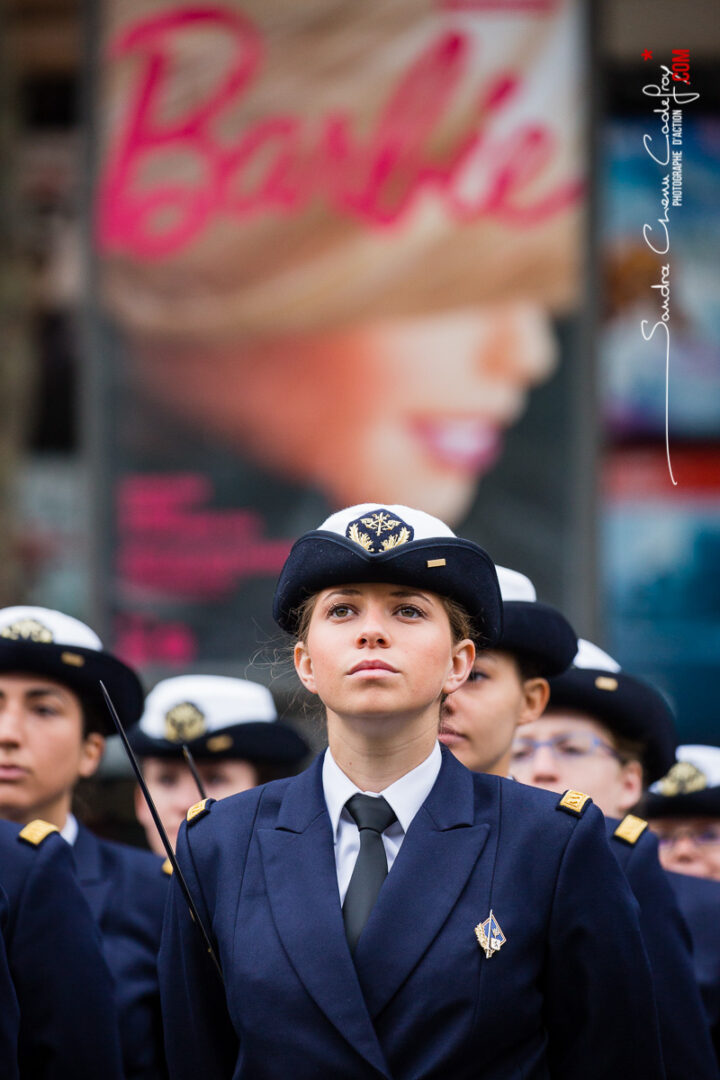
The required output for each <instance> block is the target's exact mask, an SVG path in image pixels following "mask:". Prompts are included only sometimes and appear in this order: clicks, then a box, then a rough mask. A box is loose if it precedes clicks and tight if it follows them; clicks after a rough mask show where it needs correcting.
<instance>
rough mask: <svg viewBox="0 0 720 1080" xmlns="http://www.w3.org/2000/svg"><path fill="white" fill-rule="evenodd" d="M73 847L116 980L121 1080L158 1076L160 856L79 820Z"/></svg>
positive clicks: (161, 1060)
mask: <svg viewBox="0 0 720 1080" xmlns="http://www.w3.org/2000/svg"><path fill="white" fill-rule="evenodd" d="M73 852H74V855H75V863H76V866H77V873H78V879H79V881H80V886H81V888H82V890H83V892H84V894H85V897H86V899H87V902H88V904H89V905H90V910H91V911H92V913H93V915H94V917H95V921H96V922H97V924H98V926H99V928H100V933H101V936H102V943H103V951H104V953H105V958H106V960H107V963H108V967H109V968H110V971H111V972H112V975H113V979H114V982H115V995H116V1000H117V1006H118V1014H119V1019H120V1038H121V1042H122V1048H123V1061H124V1066H125V1076H126V1080H162V1078H163V1077H165V1076H166V1075H167V1071H166V1068H165V1054H164V1050H163V1038H162V1023H161V1016H160V995H159V989H158V978H157V954H158V950H159V948H160V935H161V931H162V920H163V910H164V907H165V901H166V899H167V891H168V880H169V879H168V876H167V874H164V873H163V871H162V859H161V858H159V856H157V855H152V854H151V853H150V852H149V851H141V850H140V849H139V848H133V847H128V846H127V845H125V844H116V843H113V842H112V841H110V840H102V839H100V837H98V836H95V835H94V833H91V832H90V831H89V830H88V829H86V828H85V827H84V826H82V825H80V827H79V831H78V836H77V840H76V841H75V844H74V845H73Z"/></svg>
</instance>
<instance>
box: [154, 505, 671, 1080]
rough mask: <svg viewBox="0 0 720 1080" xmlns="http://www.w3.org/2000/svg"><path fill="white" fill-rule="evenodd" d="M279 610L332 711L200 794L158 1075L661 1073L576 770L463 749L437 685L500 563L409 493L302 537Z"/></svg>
mask: <svg viewBox="0 0 720 1080" xmlns="http://www.w3.org/2000/svg"><path fill="white" fill-rule="evenodd" d="M274 615H275V618H276V620H277V622H278V623H279V625H280V626H281V627H283V628H284V629H287V630H290V631H291V632H293V633H294V634H295V635H296V637H297V642H296V645H295V666H296V669H297V671H298V674H299V677H300V679H301V680H302V682H303V684H304V685H305V687H306V688H307V689H308V690H309V691H310V692H311V693H315V694H317V695H318V696H319V698H320V700H321V701H322V703H323V705H324V706H325V710H326V713H327V725H328V741H329V748H328V751H327V752H326V753H325V755H324V756H321V757H320V758H319V759H318V760H317V762H316V763H315V764H314V765H313V766H311V768H310V769H308V770H307V771H306V772H304V773H302V774H301V775H300V776H298V777H294V778H292V779H289V780H280V781H277V782H274V783H271V784H268V785H265V786H264V787H260V788H256V789H255V790H254V791H248V792H243V793H242V794H240V795H236V796H234V797H232V798H230V799H225V800H223V801H222V802H220V803H216V804H212V805H211V804H209V803H200V804H198V805H197V806H196V807H193V808H191V810H190V811H189V813H188V819H189V820H188V824H187V825H183V827H182V828H181V830H180V835H179V841H178V858H179V863H180V866H181V868H182V870H183V873H184V876H185V879H186V881H187V885H188V887H189V889H190V892H191V894H192V897H193V900H194V903H195V905H196V907H197V911H198V914H199V915H200V918H201V919H202V921H203V924H204V926H205V928H206V930H207V931H208V932H209V935H210V937H211V941H212V943H213V947H214V950H215V953H216V955H217V958H218V959H219V963H220V966H221V968H222V972H223V978H224V983H223V982H221V980H220V978H219V977H218V975H217V972H216V971H215V969H214V968H213V965H212V964H211V963H210V960H209V958H208V955H207V950H206V947H205V944H204V942H203V940H202V938H201V936H200V934H199V933H198V928H197V926H196V925H194V924H193V919H192V918H191V917H190V915H189V913H188V909H187V905H186V903H185V900H184V898H183V894H182V892H181V890H180V887H179V882H176V881H175V880H173V882H172V884H171V899H170V902H169V905H168V909H167V912H166V922H165V927H164V931H163V944H162V948H161V953H160V983H161V993H162V997H163V1017H164V1023H165V1030H166V1049H167V1053H168V1064H169V1068H170V1074H171V1076H172V1077H173V1080H180V1078H185V1077H187V1078H188V1080H189V1078H191V1077H192V1078H196V1077H197V1076H198V1075H204V1076H212V1077H213V1078H218V1080H219V1078H222V1077H233V1078H236V1080H241V1078H250V1077H252V1080H280V1078H283V1080H284V1078H286V1077H289V1076H292V1077H293V1078H294V1080H309V1078H311V1077H312V1078H321V1077H322V1078H326V1077H343V1080H361V1078H362V1080H371V1078H377V1077H385V1078H388V1080H389V1078H394V1080H410V1078H413V1080H420V1078H421V1077H422V1078H423V1080H431V1078H432V1080H440V1078H442V1080H448V1078H452V1080H463V1078H470V1077H481V1076H482V1077H483V1078H484V1080H510V1078H511V1077H517V1078H518V1080H519V1078H520V1077H521V1076H522V1077H523V1078H524V1080H540V1078H543V1080H545V1078H549V1077H551V1076H552V1077H553V1080H565V1078H568V1080H569V1078H570V1077H573V1078H575V1077H577V1076H583V1077H585V1078H589V1080H607V1077H610V1076H612V1077H614V1078H615V1077H617V1078H623V1077H625V1078H630V1077H640V1076H642V1077H647V1078H648V1080H649V1078H650V1077H652V1078H655V1077H657V1078H661V1077H663V1076H664V1071H663V1065H662V1059H661V1052H660V1047H659V1037H658V1031H657V1019H656V1013H655V1003H654V998H653V991H652V985H651V979H650V975H649V971H648V967H647V961H646V957H645V953H644V949H643V945H642V941H641V938H640V932H639V929H638V922H637V916H636V913H635V909H634V902H633V900H632V897H631V894H630V892H629V889H628V887H627V884H626V882H625V880H624V878H623V876H622V873H621V871H620V869H619V867H618V865H617V863H616V861H615V860H614V858H613V856H612V854H611V852H610V849H609V847H608V844H607V840H606V838H605V831H604V826H603V820H602V815H601V814H600V812H599V811H598V810H597V809H596V808H595V807H593V806H592V805H591V802H590V800H589V799H587V798H586V797H585V796H584V795H583V794H582V793H580V792H568V793H567V794H566V795H565V796H564V797H562V798H558V797H557V796H556V795H550V794H548V793H546V792H542V791H534V790H531V789H529V788H526V787H525V786H523V785H521V784H517V783H514V782H513V781H509V780H504V779H502V778H500V777H495V776H482V775H477V774H473V773H471V772H470V771H468V770H467V769H466V768H465V767H464V766H462V765H461V764H460V763H459V762H457V761H456V760H455V759H454V758H453V756H452V755H451V754H450V753H449V752H447V751H446V750H444V751H441V749H440V746H439V744H438V742H437V730H438V720H439V712H440V704H441V700H442V698H443V696H444V695H446V694H450V693H452V692H453V691H455V690H457V689H458V687H459V686H460V685H462V683H463V682H464V680H465V679H466V678H467V675H468V674H469V672H470V669H471V667H472V664H473V660H474V656H475V648H474V645H473V642H472V640H471V639H470V638H471V635H472V636H473V637H476V638H477V639H478V640H479V641H480V642H482V643H486V644H493V643H494V642H496V641H497V639H498V636H499V633H500V629H501V605H500V594H499V590H498V585H497V578H496V575H495V569H494V566H493V564H492V562H491V561H490V559H489V558H488V556H487V555H486V554H485V553H484V552H483V551H482V550H481V549H480V548H478V547H477V546H476V545H475V544H473V543H471V542H469V541H466V540H462V539H459V538H457V537H455V536H454V534H453V533H452V532H451V531H450V530H449V529H448V528H447V527H446V526H445V525H444V524H443V523H442V522H440V521H438V520H437V519H435V518H431V517H429V516H428V515H426V514H424V513H422V512H419V511H414V510H410V509H408V508H406V507H400V506H389V507H381V506H377V505H374V504H365V505H361V506H355V507H351V508H349V509H347V510H344V511H341V512H339V513H337V514H334V515H332V516H331V517H330V518H329V519H328V520H327V521H325V522H324V523H323V525H322V526H321V528H320V529H319V530H317V531H314V532H311V533H307V534H306V535H305V536H303V537H301V538H300V540H298V541H297V542H296V544H295V545H294V547H293V549H292V551H291V553H290V555H289V557H288V560H287V562H286V564H285V567H284V569H283V571H282V574H281V577H280V581H279V584H278V587H277V591H276V596H275V603H274Z"/></svg>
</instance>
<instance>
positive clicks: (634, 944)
mask: <svg viewBox="0 0 720 1080" xmlns="http://www.w3.org/2000/svg"><path fill="white" fill-rule="evenodd" d="M548 950H549V951H548V958H547V987H546V1025H547V1031H548V1057H549V1063H550V1075H551V1076H552V1077H553V1080H571V1078H572V1080H576V1078H577V1077H578V1076H582V1077H583V1080H607V1078H608V1077H613V1080H630V1078H637V1077H643V1078H645V1077H646V1078H648V1080H650V1078H652V1080H663V1077H665V1070H664V1066H663V1061H662V1052H661V1049H660V1036H659V1030H658V1020H657V1011H656V1005H655V997H654V994H653V986H652V981H651V977H650V970H649V967H648V960H647V955H646V952H645V948H644V945H643V942H642V937H641V934H640V927H639V924H638V912H637V904H636V903H635V900H634V898H633V896H632V893H631V892H630V889H629V886H628V884H627V881H626V880H625V877H624V875H623V873H622V871H621V870H620V867H619V866H618V863H617V861H616V859H615V857H614V856H613V854H612V852H611V850H610V847H609V844H608V842H607V839H606V836H605V826H604V821H603V817H602V814H601V813H600V811H599V810H598V809H597V808H596V807H594V806H592V805H590V806H588V808H587V810H586V811H585V813H584V814H583V816H582V817H581V818H580V819H579V820H578V821H577V822H576V824H575V825H574V828H573V830H572V832H571V835H570V839H569V841H568V843H567V845H566V848H565V851H564V853H563V856H562V861H561V864H560V868H559V872H558V876H557V881H556V887H555V896H554V900H553V908H552V913H551V917H550V928H549V946H548Z"/></svg>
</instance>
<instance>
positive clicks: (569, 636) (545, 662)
mask: <svg viewBox="0 0 720 1080" xmlns="http://www.w3.org/2000/svg"><path fill="white" fill-rule="evenodd" d="M495 569H496V570H497V576H498V582H499V584H500V593H501V595H502V601H503V631H502V636H501V637H500V640H499V642H498V643H497V648H498V649H502V650H504V651H505V652H509V653H513V655H516V656H517V655H522V656H523V657H525V658H527V659H528V660H532V661H533V663H534V665H535V666H536V668H537V674H538V675H539V676H541V677H543V678H549V677H550V676H551V675H558V674H559V673H560V672H561V671H565V670H566V668H568V667H569V666H570V664H571V662H572V658H573V656H574V655H575V651H576V649H577V636H576V634H575V631H574V630H573V628H572V626H571V625H570V623H569V622H568V621H567V619H566V618H565V616H564V615H563V614H562V613H561V612H559V611H558V610H557V608H554V607H551V606H550V605H549V604H541V603H540V602H539V600H538V598H537V593H536V591H535V586H534V585H533V583H532V581H531V580H530V578H529V577H528V576H527V575H526V574H521V573H520V571H519V570H510V569H509V568H508V567H507V566H496V567H495Z"/></svg>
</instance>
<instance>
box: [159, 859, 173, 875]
mask: <svg viewBox="0 0 720 1080" xmlns="http://www.w3.org/2000/svg"><path fill="white" fill-rule="evenodd" d="M161 869H162V872H163V874H167V875H168V876H169V875H170V874H172V872H173V865H172V863H171V862H170V860H169V859H166V860H165V862H164V863H163V864H162V867H161Z"/></svg>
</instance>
